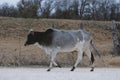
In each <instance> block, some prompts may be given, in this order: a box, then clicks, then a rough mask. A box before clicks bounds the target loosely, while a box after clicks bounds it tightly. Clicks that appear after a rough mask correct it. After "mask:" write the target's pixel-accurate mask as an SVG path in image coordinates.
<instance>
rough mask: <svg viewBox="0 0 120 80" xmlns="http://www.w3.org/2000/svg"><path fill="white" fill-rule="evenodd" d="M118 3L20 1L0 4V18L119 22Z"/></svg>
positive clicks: (85, 0)
mask: <svg viewBox="0 0 120 80" xmlns="http://www.w3.org/2000/svg"><path fill="white" fill-rule="evenodd" d="M119 5H120V3H114V2H112V1H111V0H102V1H100V0H20V1H19V2H18V3H17V6H13V5H8V4H2V5H1V6H0V16H8V17H23V18H57V19H84V20H113V19H114V20H120V6H119Z"/></svg>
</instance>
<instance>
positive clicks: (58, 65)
mask: <svg viewBox="0 0 120 80" xmlns="http://www.w3.org/2000/svg"><path fill="white" fill-rule="evenodd" d="M53 64H54V65H55V66H56V67H59V68H61V66H60V64H58V63H56V62H55V61H54V62H53Z"/></svg>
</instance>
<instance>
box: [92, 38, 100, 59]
mask: <svg viewBox="0 0 120 80" xmlns="http://www.w3.org/2000/svg"><path fill="white" fill-rule="evenodd" d="M90 44H91V46H92V48H93V49H94V50H95V52H96V53H97V55H98V56H99V57H101V55H100V53H99V51H98V50H97V48H96V46H95V45H94V44H93V42H92V40H91V42H90Z"/></svg>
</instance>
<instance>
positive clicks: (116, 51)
mask: <svg viewBox="0 0 120 80" xmlns="http://www.w3.org/2000/svg"><path fill="white" fill-rule="evenodd" d="M112 38H113V45H114V54H115V55H120V47H119V42H118V32H117V27H116V23H115V21H112Z"/></svg>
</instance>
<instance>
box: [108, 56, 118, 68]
mask: <svg viewBox="0 0 120 80" xmlns="http://www.w3.org/2000/svg"><path fill="white" fill-rule="evenodd" d="M109 64H110V65H113V66H120V57H113V58H112V59H111V60H110V61H109Z"/></svg>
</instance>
